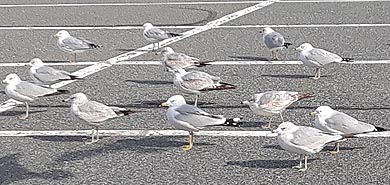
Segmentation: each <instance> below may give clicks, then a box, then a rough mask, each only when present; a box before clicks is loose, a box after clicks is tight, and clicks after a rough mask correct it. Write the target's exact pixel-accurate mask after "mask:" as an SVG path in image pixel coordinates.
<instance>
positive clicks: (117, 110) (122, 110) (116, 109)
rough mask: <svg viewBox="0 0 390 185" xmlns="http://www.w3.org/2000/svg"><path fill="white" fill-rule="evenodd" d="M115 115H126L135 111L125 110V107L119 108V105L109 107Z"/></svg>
mask: <svg viewBox="0 0 390 185" xmlns="http://www.w3.org/2000/svg"><path fill="white" fill-rule="evenodd" d="M110 108H111V109H112V110H113V111H114V112H115V114H116V115H118V116H127V115H129V114H132V113H136V111H132V110H127V109H125V108H120V107H110Z"/></svg>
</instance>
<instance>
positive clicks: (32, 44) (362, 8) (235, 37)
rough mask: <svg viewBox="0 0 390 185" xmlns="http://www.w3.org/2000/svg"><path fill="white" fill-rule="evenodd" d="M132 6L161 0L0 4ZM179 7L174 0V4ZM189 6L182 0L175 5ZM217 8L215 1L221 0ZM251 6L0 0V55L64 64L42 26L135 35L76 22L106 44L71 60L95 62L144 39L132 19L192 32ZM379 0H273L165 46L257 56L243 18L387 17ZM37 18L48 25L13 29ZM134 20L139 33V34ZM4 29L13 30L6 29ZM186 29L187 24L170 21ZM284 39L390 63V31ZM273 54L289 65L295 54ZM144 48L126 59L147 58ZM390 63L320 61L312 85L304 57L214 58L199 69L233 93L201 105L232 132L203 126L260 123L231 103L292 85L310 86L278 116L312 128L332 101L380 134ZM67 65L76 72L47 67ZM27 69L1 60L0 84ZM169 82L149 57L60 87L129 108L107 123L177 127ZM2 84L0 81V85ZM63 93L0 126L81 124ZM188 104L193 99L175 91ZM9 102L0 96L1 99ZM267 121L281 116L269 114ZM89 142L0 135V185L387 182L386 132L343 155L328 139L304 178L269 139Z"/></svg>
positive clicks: (344, 20)
mask: <svg viewBox="0 0 390 185" xmlns="http://www.w3.org/2000/svg"><path fill="white" fill-rule="evenodd" d="M123 2H126V3H132V2H146V3H147V2H153V3H158V2H164V3H167V2H171V1H162V0H161V1H131V2H128V1H120V0H115V1H111V0H110V1H103V0H101V1H97V0H95V1H93V0H88V1H82V2H81V1H43V0H40V1H34V2H33V3H32V2H29V1H16V2H14V1H2V3H0V4H45V3H51V4H52V3H123ZM180 2H184V1H180ZM185 2H191V1H189V0H188V1H185ZM224 2H226V1H224ZM255 4H256V3H255V2H248V3H240V4H229V3H227V4H207V5H205V4H193V5H189V4H185V5H172V4H170V5H149V6H146V5H141V6H130V5H123V6H75V7H56V6H49V7H23V6H22V7H12V8H5V7H1V5H0V10H1V11H0V15H1V17H2V19H1V20H0V38H1V39H0V45H1V47H0V61H1V63H15V62H28V61H29V60H30V59H31V58H33V57H40V58H42V59H43V60H44V61H45V62H66V61H67V59H68V57H69V55H67V54H66V53H63V52H61V51H60V50H59V49H58V48H56V46H55V39H53V38H50V37H51V36H52V35H54V34H55V33H56V32H58V31H59V30H58V29H54V28H50V27H53V26H62V27H73V26H97V27H99V26H114V27H115V26H133V27H135V28H134V29H128V30H119V29H118V30H114V29H109V30H107V29H98V28H97V29H92V30H85V29H75V30H70V33H71V34H72V35H75V36H80V37H84V38H87V39H89V40H92V41H94V42H96V43H98V44H101V45H104V47H103V48H101V49H98V50H94V51H87V52H84V53H82V54H80V55H78V60H79V61H84V62H88V61H95V62H96V61H104V60H107V59H109V58H112V57H115V56H117V55H120V54H122V53H125V52H128V51H131V50H134V49H137V48H140V47H142V46H144V45H146V44H148V43H147V42H146V41H145V40H144V39H143V37H142V29H141V28H140V26H142V24H143V23H144V22H152V23H156V25H163V26H182V25H186V26H202V25H204V24H206V23H208V22H210V21H212V20H215V19H218V18H221V17H223V16H225V15H227V14H230V13H233V12H236V11H239V10H241V9H244V8H246V7H249V6H253V5H255ZM389 6H390V2H383V1H381V2H379V1H378V2H376V1H373V2H343V3H334V2H327V3H298V2H297V3H283V2H276V3H274V4H272V5H270V6H267V7H265V8H262V9H259V10H257V11H255V12H253V13H249V14H247V15H245V16H242V17H239V18H238V19H235V20H232V21H230V22H227V23H225V24H223V25H225V26H233V27H232V28H215V29H211V30H208V31H205V32H202V33H200V34H197V35H194V36H191V37H189V38H186V39H184V40H182V41H179V42H176V43H174V44H172V45H171V47H173V48H174V49H175V50H176V51H179V52H184V53H187V54H189V55H192V56H195V57H198V58H201V59H204V60H215V61H225V62H227V63H228V62H229V61H261V60H267V58H268V57H269V52H268V50H267V49H265V47H264V46H263V45H262V43H261V37H260V35H259V33H258V31H259V30H260V28H245V27H241V28H237V27H234V26H243V25H265V24H271V25H286V24H291V25H298V24H299V25H315V24H319V25H320V24H332V25H335V24H388V23H390V22H389V21H390V20H388V19H389V17H390V16H388V14H389V12H388V9H389ZM28 26H32V27H34V26H42V27H43V26H46V27H49V28H47V29H40V30H34V29H18V28H17V27H28ZM137 27H139V28H137ZM2 28H10V29H8V30H5V29H2ZM169 30H171V31H175V32H184V31H187V30H190V28H171V29H169ZM275 30H277V31H279V32H280V33H282V34H283V35H285V37H286V40H288V41H289V42H292V43H293V44H294V46H295V47H298V46H299V44H301V43H304V42H309V43H312V44H313V46H315V47H320V48H324V49H326V50H329V51H332V52H335V53H338V54H339V55H341V56H343V57H353V58H355V60H359V61H368V60H387V59H389V58H390V53H389V50H390V47H389V46H387V45H386V44H387V43H389V40H388V39H387V38H388V33H389V31H390V27H388V26H365V27H359V26H350V27H348V26H347V27H309V26H308V27H301V28H296V27H284V28H275ZM281 56H282V58H283V59H284V60H298V59H297V53H296V52H295V51H293V50H292V49H289V50H284V51H283V53H282V55H281ZM160 57H161V56H156V55H154V54H153V53H147V54H145V55H142V56H139V57H136V58H134V59H132V60H136V61H137V60H142V61H158V60H159V59H160ZM387 65H389V64H331V65H329V66H326V67H325V68H323V69H322V74H323V75H324V76H323V77H322V78H321V79H320V80H312V79H309V78H308V77H309V76H312V75H314V69H313V68H310V67H306V66H303V65H211V66H207V67H205V68H199V70H202V71H205V72H208V73H210V74H214V75H217V76H220V77H221V79H222V80H223V81H226V82H228V83H233V84H237V86H238V88H237V89H234V90H230V91H221V92H207V93H204V94H202V95H201V97H200V102H199V106H200V107H201V108H202V109H204V110H205V111H207V112H210V113H215V114H224V115H226V116H227V117H242V118H243V124H242V126H241V127H239V128H233V127H213V128H206V129H205V130H219V131H224V130H237V131H245V130H252V131H256V130H264V129H263V128H262V127H261V125H262V124H264V123H266V122H267V121H268V119H269V118H266V117H261V116H256V115H253V114H252V112H251V111H250V110H249V109H248V108H247V107H245V106H243V105H241V104H240V102H241V101H243V100H247V99H250V98H251V95H252V94H254V93H258V92H263V91H268V90H290V91H300V92H308V93H313V94H315V97H314V98H311V99H306V100H302V101H299V102H296V103H294V104H293V105H292V106H291V107H290V108H289V109H287V110H286V111H285V113H284V118H285V119H286V120H289V121H292V122H294V123H296V124H298V125H310V123H311V122H312V121H313V118H312V117H310V116H309V113H310V112H311V111H313V110H314V109H316V108H317V107H318V106H320V105H329V106H331V107H333V108H335V109H336V110H339V111H342V112H345V113H348V114H350V115H352V116H354V117H356V118H358V119H359V120H361V121H365V122H368V123H371V124H374V125H376V126H381V127H384V128H390V124H389V118H388V115H389V114H390V100H389V98H388V94H389V81H388V80H389V78H388V73H389V70H388V66H387ZM55 67H56V68H59V69H64V70H68V71H77V70H80V69H82V68H84V67H86V66H81V65H75V66H68V65H66V66H55ZM27 70H28V67H0V78H1V79H4V78H5V76H6V75H7V74H9V73H17V74H18V75H20V76H21V77H22V79H28V75H27ZM172 78H173V76H172V75H171V74H169V73H168V72H166V71H165V70H164V69H163V67H162V66H160V65H114V66H112V67H110V68H108V69H105V70H103V71H100V72H98V73H95V74H93V75H90V76H88V77H86V78H85V79H83V80H80V81H77V82H74V83H71V84H69V85H67V86H65V87H62V88H61V89H67V90H70V91H71V93H76V92H84V93H85V94H86V95H87V96H88V97H89V98H90V99H92V100H96V101H100V102H103V103H105V104H108V105H111V106H119V107H124V108H128V109H131V110H134V111H137V112H136V113H134V114H131V115H129V116H125V117H121V118H118V119H115V120H110V121H108V122H107V123H106V124H105V125H104V126H102V127H101V129H121V130H125V129H128V130H139V129H157V130H168V129H174V128H173V127H172V126H171V125H169V123H168V122H167V120H166V118H165V111H166V109H164V108H160V107H158V105H159V104H160V103H162V102H163V101H165V100H166V99H168V98H169V97H170V96H172V95H175V94H181V92H180V91H179V90H178V89H176V88H175V87H174V86H173V84H172ZM3 87H4V86H3ZM67 97H68V95H61V96H53V97H47V98H42V99H40V100H39V101H36V102H33V103H32V104H31V107H30V108H31V109H30V110H31V117H30V118H29V119H28V120H19V119H18V118H17V116H19V115H22V114H24V111H25V108H24V107H23V106H20V107H17V108H14V109H11V110H8V111H5V112H2V113H0V116H1V118H2V121H1V123H0V131H25V130H47V131H50V130H79V129H91V128H90V127H89V126H87V125H82V124H79V123H77V122H76V121H75V120H73V119H72V118H71V117H70V114H69V104H67V103H64V102H62V101H61V100H62V99H65V98H67ZM185 97H186V99H187V101H188V102H189V103H193V101H194V100H195V98H194V96H191V95H185ZM8 99H9V98H8V97H7V96H6V95H5V94H0V102H3V101H6V100H8ZM274 121H275V122H274V124H273V128H276V127H277V125H278V123H280V121H281V120H280V118H279V117H278V116H275V118H274ZM88 139H90V138H86V137H59V136H58V137H1V138H0V148H1V152H0V184H314V183H317V184H388V182H389V181H390V178H389V176H388V174H389V170H390V169H389V165H388V164H389V163H388V159H389V157H390V155H389V154H388V153H389V152H390V151H389V146H390V139H389V138H356V139H349V140H347V141H345V142H343V143H342V144H341V152H340V153H339V154H337V155H333V154H330V153H329V152H328V151H329V150H331V149H332V145H329V146H327V147H326V148H325V149H324V151H323V152H320V153H319V154H314V155H311V156H310V157H309V168H308V170H307V171H306V172H298V171H296V170H295V169H291V167H292V166H294V165H296V164H297V163H298V160H297V158H298V155H296V154H291V153H288V152H286V151H284V150H282V149H281V148H280V147H279V146H278V145H277V142H276V139H275V138H272V137H206V136H195V145H194V147H193V149H192V150H191V151H188V152H185V151H183V150H182V149H181V146H182V145H184V144H186V142H187V137H171V136H161V137H104V138H101V140H100V141H99V142H98V143H95V144H92V145H87V144H85V142H86V141H87V140H88Z"/></svg>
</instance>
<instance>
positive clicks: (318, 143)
mask: <svg viewBox="0 0 390 185" xmlns="http://www.w3.org/2000/svg"><path fill="white" fill-rule="evenodd" d="M293 136H294V138H293V139H292V140H291V143H293V144H295V145H298V146H305V147H308V148H310V149H316V148H322V147H323V146H324V145H325V144H327V143H329V142H332V141H337V140H339V139H341V138H342V137H341V136H340V135H331V134H327V133H323V132H322V131H321V130H318V129H316V128H312V127H305V126H300V127H299V129H298V130H296V131H295V132H294V133H293Z"/></svg>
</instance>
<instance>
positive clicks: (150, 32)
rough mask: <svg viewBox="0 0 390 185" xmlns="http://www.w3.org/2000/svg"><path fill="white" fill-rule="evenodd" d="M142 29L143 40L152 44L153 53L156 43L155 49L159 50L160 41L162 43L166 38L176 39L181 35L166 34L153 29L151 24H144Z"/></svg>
mask: <svg viewBox="0 0 390 185" xmlns="http://www.w3.org/2000/svg"><path fill="white" fill-rule="evenodd" d="M143 27H144V31H143V35H144V38H145V39H146V40H147V41H149V42H151V43H153V49H152V50H153V51H154V45H155V44H156V43H157V49H159V48H160V43H159V42H160V41H163V40H165V39H167V38H171V37H177V36H181V35H182V34H180V33H173V32H166V31H164V30H161V29H159V28H156V27H154V26H153V25H152V24H151V23H145V24H144V25H143Z"/></svg>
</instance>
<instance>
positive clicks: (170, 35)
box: [167, 32, 183, 37]
mask: <svg viewBox="0 0 390 185" xmlns="http://www.w3.org/2000/svg"><path fill="white" fill-rule="evenodd" d="M167 34H168V35H169V37H178V36H182V35H183V34H181V33H172V32H169V33H167Z"/></svg>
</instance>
